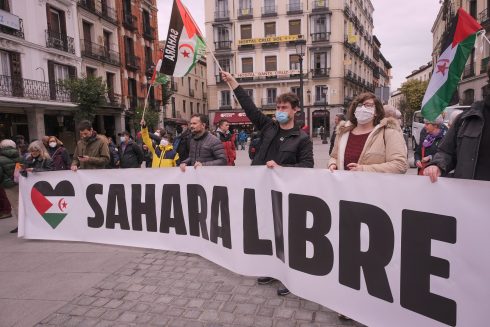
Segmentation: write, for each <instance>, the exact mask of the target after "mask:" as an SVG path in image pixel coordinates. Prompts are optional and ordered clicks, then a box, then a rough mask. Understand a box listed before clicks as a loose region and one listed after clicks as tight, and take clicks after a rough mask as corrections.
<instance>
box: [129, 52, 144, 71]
mask: <svg viewBox="0 0 490 327" xmlns="http://www.w3.org/2000/svg"><path fill="white" fill-rule="evenodd" d="M140 67H141V64H140V58H139V57H136V56H134V55H128V54H126V68H127V69H129V70H139V69H140Z"/></svg>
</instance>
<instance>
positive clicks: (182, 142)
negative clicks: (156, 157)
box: [174, 129, 192, 164]
mask: <svg viewBox="0 0 490 327" xmlns="http://www.w3.org/2000/svg"><path fill="white" fill-rule="evenodd" d="M191 138H192V133H191V131H190V130H189V129H186V130H185V131H184V132H183V133H182V134H180V135H179V136H178V137H176V138H175V140H174V148H175V149H176V150H177V153H178V154H179V161H178V162H177V163H178V164H179V163H180V162H182V161H184V160H185V159H187V158H189V152H190V148H191Z"/></svg>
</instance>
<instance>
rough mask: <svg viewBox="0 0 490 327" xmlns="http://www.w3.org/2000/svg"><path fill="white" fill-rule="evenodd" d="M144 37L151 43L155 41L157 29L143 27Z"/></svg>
mask: <svg viewBox="0 0 490 327" xmlns="http://www.w3.org/2000/svg"><path fill="white" fill-rule="evenodd" d="M143 37H144V38H145V39H147V40H149V41H153V40H155V29H154V28H153V27H151V26H148V25H143Z"/></svg>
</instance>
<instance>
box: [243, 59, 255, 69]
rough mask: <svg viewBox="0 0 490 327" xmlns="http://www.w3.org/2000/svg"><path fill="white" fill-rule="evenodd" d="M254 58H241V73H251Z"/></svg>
mask: <svg viewBox="0 0 490 327" xmlns="http://www.w3.org/2000/svg"><path fill="white" fill-rule="evenodd" d="M253 71H254V60H253V58H242V73H253Z"/></svg>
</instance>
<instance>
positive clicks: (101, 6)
mask: <svg viewBox="0 0 490 327" xmlns="http://www.w3.org/2000/svg"><path fill="white" fill-rule="evenodd" d="M78 6H79V7H81V8H83V9H85V10H87V11H88V12H91V13H93V14H95V15H97V16H99V17H101V18H103V19H105V20H107V21H109V22H111V23H113V24H117V15H116V10H114V8H111V7H109V6H108V5H107V3H102V2H96V1H95V0H78Z"/></svg>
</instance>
